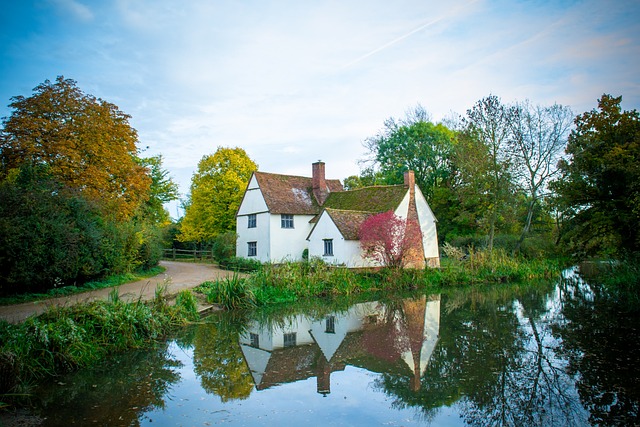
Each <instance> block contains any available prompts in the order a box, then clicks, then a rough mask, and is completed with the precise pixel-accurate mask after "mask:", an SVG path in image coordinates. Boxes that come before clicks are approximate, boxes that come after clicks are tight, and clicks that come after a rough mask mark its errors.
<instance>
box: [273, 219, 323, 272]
mask: <svg viewBox="0 0 640 427" xmlns="http://www.w3.org/2000/svg"><path fill="white" fill-rule="evenodd" d="M313 217H314V215H294V216H293V228H282V226H281V216H280V215H279V214H271V215H269V227H270V231H271V247H270V254H269V256H270V261H271V262H282V261H300V260H302V252H303V251H304V250H305V249H307V243H308V242H307V236H308V235H309V233H310V232H311V227H312V225H313V224H310V223H309V221H311V219H312V218H313Z"/></svg>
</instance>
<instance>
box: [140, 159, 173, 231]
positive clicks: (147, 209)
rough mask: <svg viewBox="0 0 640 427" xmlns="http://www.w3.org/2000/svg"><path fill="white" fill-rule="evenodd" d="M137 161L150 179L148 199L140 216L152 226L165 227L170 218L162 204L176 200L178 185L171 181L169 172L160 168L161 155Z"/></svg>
mask: <svg viewBox="0 0 640 427" xmlns="http://www.w3.org/2000/svg"><path fill="white" fill-rule="evenodd" d="M137 161H138V164H140V165H141V166H143V167H145V168H146V169H147V170H148V173H149V177H150V178H151V184H150V186H149V198H148V199H147V200H146V201H145V203H144V205H143V208H142V210H143V212H142V216H143V217H144V218H146V219H148V220H150V221H151V222H152V223H153V224H158V225H167V224H169V223H170V222H171V217H170V216H169V212H167V210H166V209H165V208H164V204H165V203H167V202H170V201H172V200H177V199H178V197H179V192H178V184H176V183H175V182H174V181H173V180H172V179H171V177H170V176H169V172H168V171H167V170H165V169H163V168H162V156H161V155H157V156H152V157H145V158H140V159H137Z"/></svg>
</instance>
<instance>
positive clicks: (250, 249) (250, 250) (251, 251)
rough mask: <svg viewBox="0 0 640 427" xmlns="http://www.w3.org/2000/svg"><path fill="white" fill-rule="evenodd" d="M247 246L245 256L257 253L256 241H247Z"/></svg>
mask: <svg viewBox="0 0 640 427" xmlns="http://www.w3.org/2000/svg"><path fill="white" fill-rule="evenodd" d="M247 246H248V249H247V256H256V255H258V242H248V243H247Z"/></svg>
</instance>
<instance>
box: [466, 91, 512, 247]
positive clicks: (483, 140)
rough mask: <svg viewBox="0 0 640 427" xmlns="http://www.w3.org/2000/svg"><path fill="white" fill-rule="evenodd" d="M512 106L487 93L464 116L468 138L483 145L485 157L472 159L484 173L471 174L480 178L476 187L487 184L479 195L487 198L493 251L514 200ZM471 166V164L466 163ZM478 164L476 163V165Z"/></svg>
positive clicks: (485, 218) (487, 227)
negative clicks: (499, 227) (502, 220)
mask: <svg viewBox="0 0 640 427" xmlns="http://www.w3.org/2000/svg"><path fill="white" fill-rule="evenodd" d="M509 122H510V117H509V109H508V108H507V106H505V105H504V104H503V103H502V101H501V100H500V98H498V97H497V96H495V95H490V96H487V97H485V98H483V99H481V100H480V101H478V102H476V103H475V105H474V106H473V107H472V108H471V109H469V110H467V115H466V117H465V119H464V123H465V137H466V138H467V139H472V140H476V141H477V142H479V143H480V144H482V146H483V148H484V149H483V150H481V151H480V152H481V153H482V154H483V156H481V157H476V158H471V159H468V160H470V161H471V162H472V163H474V164H479V165H481V168H482V169H483V171H482V173H480V174H473V175H470V176H469V177H470V178H471V179H472V180H473V181H476V180H478V184H476V188H477V187H478V186H479V187H484V188H483V190H484V191H479V192H478V194H479V195H481V197H482V195H485V200H484V201H483V203H484V205H485V207H486V211H485V212H486V213H485V215H484V217H483V220H484V222H485V224H486V225H485V227H484V228H485V230H486V232H487V234H488V235H489V244H488V248H489V250H492V249H493V239H494V236H495V234H496V227H497V224H498V221H499V217H500V216H502V215H503V214H504V211H505V208H507V207H508V206H509V200H510V199H512V197H511V196H512V194H513V190H512V183H513V181H512V155H511V153H510V152H509V151H508V150H507V143H508V140H509V135H510V134H509V132H510V128H509ZM465 166H466V167H469V165H468V164H467V165H465ZM472 167H475V166H472Z"/></svg>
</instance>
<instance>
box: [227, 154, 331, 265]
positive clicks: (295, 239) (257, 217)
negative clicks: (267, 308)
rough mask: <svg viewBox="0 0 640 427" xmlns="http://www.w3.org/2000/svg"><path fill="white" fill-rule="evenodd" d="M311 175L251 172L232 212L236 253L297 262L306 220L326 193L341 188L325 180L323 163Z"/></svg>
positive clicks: (317, 210) (304, 240)
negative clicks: (234, 221) (236, 238)
mask: <svg viewBox="0 0 640 427" xmlns="http://www.w3.org/2000/svg"><path fill="white" fill-rule="evenodd" d="M312 175H313V176H312V177H311V178H307V177H302V176H293V175H279V174H273V173H265V172H254V173H253V175H252V176H251V179H250V180H249V184H248V186H247V189H246V190H245V193H244V197H243V199H242V202H241V203H240V207H239V208H238V213H237V215H236V232H237V234H238V240H237V244H236V256H238V257H245V258H250V259H256V260H258V261H261V262H282V261H287V260H290V261H297V260H301V259H302V253H303V251H304V250H305V249H307V236H308V235H309V232H310V231H311V228H312V226H313V224H312V223H311V222H310V221H311V220H312V219H313V218H315V217H316V216H317V215H318V213H320V211H321V209H322V208H321V206H322V204H323V203H324V202H325V200H326V199H327V196H328V195H329V194H331V193H333V192H338V191H343V188H342V184H341V183H340V181H339V180H337V179H329V180H327V179H325V172H324V163H323V162H316V163H314V164H313V168H312Z"/></svg>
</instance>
